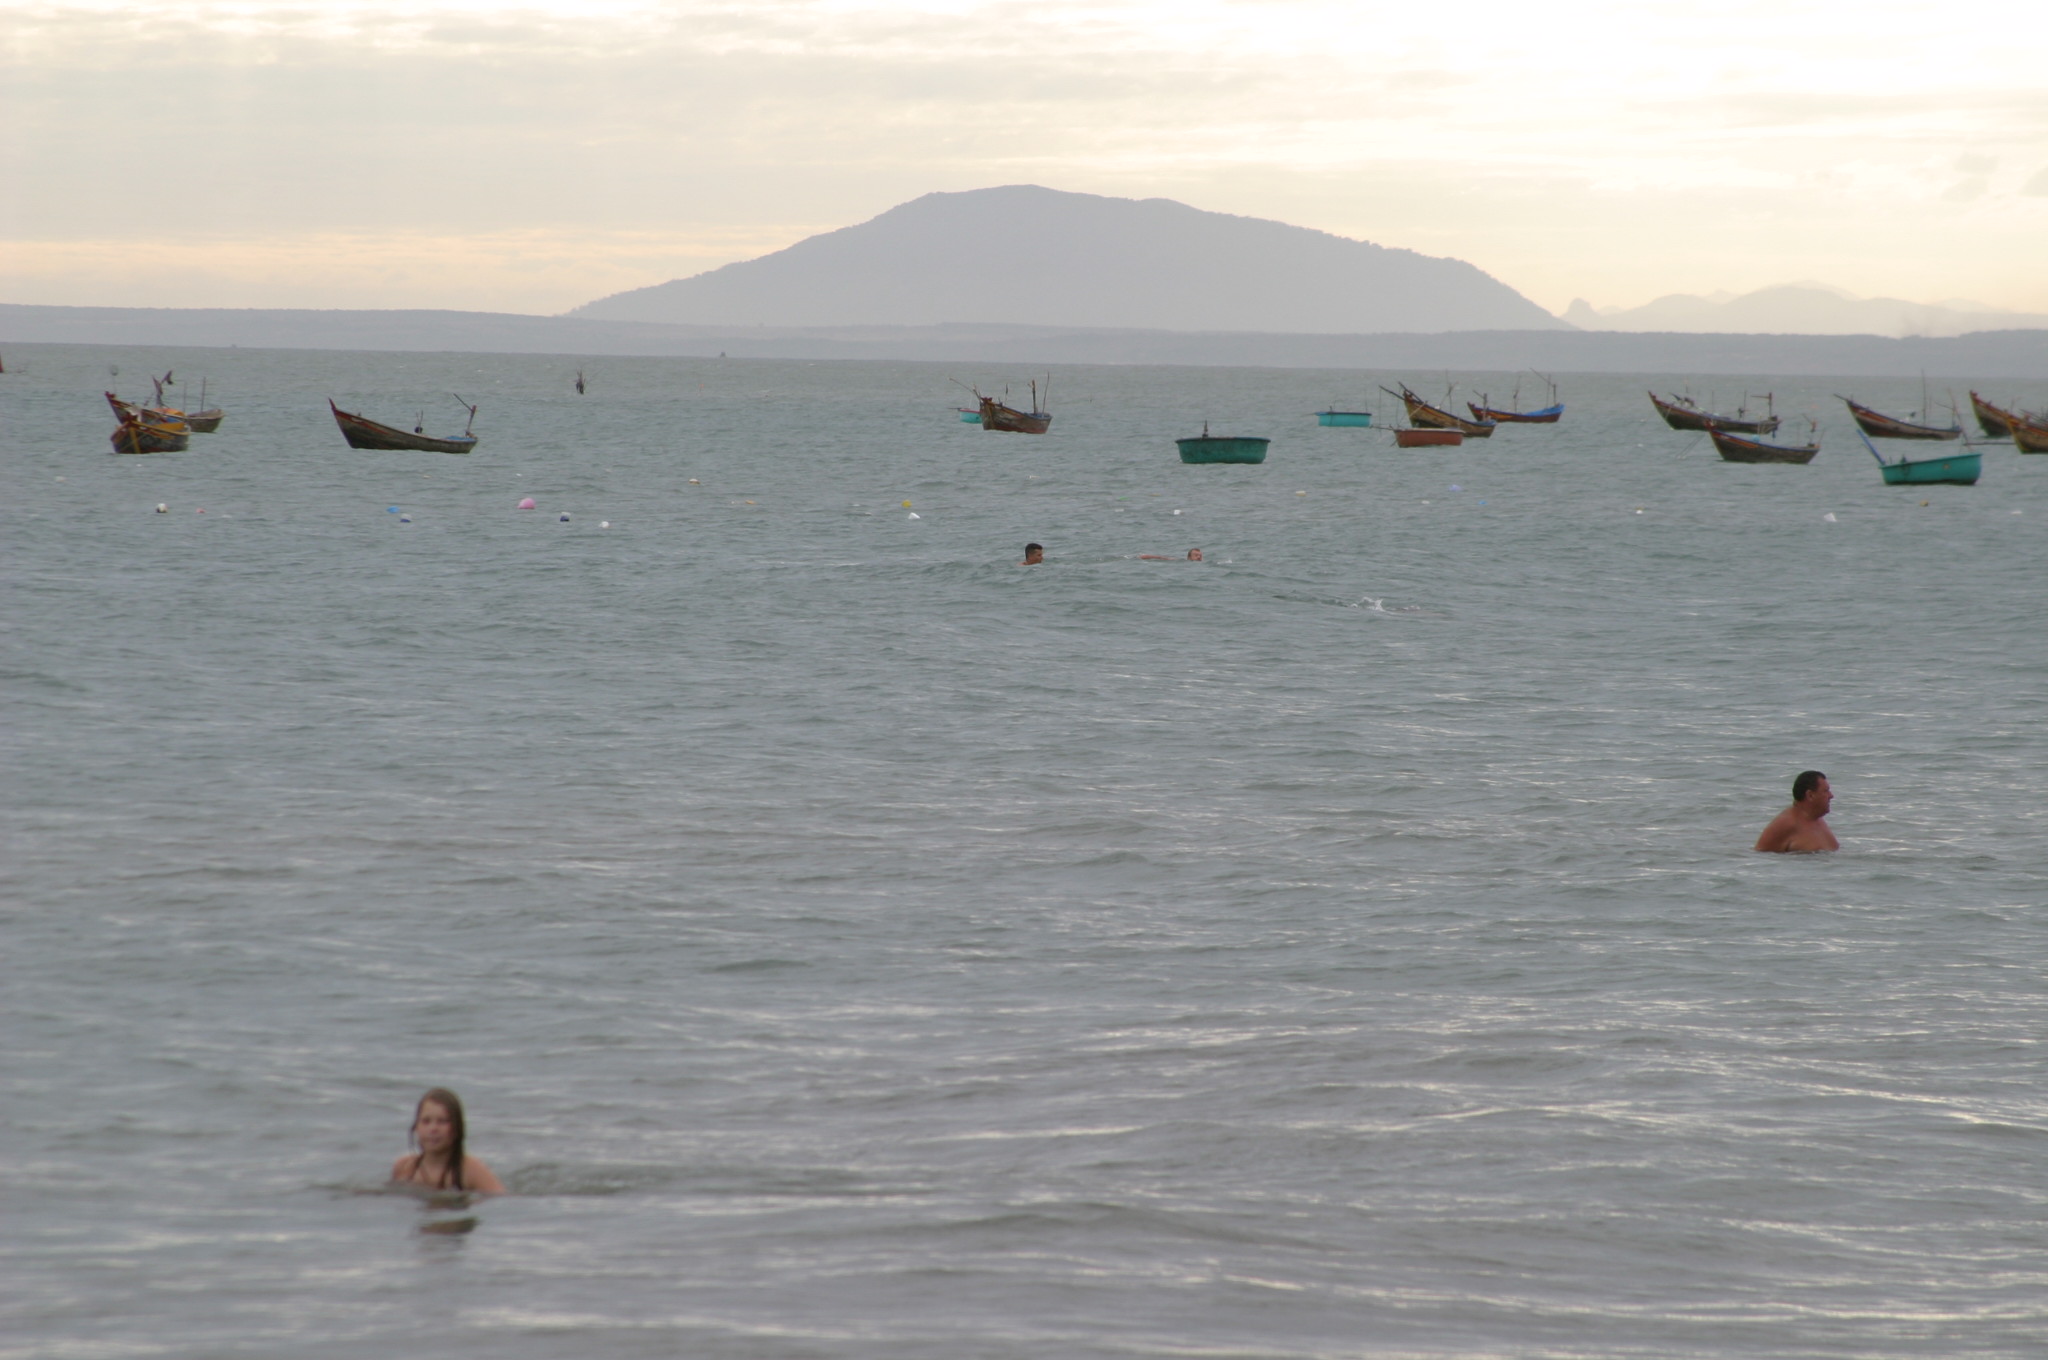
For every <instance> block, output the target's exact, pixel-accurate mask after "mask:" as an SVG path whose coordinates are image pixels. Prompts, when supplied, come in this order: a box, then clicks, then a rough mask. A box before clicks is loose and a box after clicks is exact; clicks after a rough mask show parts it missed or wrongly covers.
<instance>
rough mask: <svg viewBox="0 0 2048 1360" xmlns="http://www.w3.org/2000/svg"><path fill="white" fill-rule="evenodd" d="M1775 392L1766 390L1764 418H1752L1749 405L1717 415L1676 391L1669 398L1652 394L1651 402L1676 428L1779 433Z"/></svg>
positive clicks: (1670, 424) (1667, 421)
mask: <svg viewBox="0 0 2048 1360" xmlns="http://www.w3.org/2000/svg"><path fill="white" fill-rule="evenodd" d="M1772 400H1773V394H1772V393H1769V392H1766V393H1764V401H1765V403H1766V408H1765V411H1764V415H1763V416H1762V418H1761V419H1757V420H1752V419H1750V416H1749V411H1748V408H1747V407H1741V406H1738V407H1736V408H1735V414H1734V415H1732V416H1722V415H1715V414H1714V413H1713V412H1712V411H1702V410H1701V409H1700V408H1699V405H1698V403H1696V402H1694V401H1693V399H1692V398H1691V397H1681V396H1678V395H1676V394H1674V395H1673V396H1672V398H1671V400H1669V401H1665V400H1664V399H1663V398H1662V397H1660V396H1658V395H1657V394H1656V393H1655V392H1652V393H1650V404H1651V405H1652V406H1654V407H1656V408H1657V414H1658V415H1660V416H1662V417H1664V423H1665V424H1666V425H1669V426H1670V427H1671V428H1672V429H1674V430H1732V431H1733V432H1734V433H1736V434H1776V433H1777V432H1778V415H1777V412H1776V411H1775V410H1773V409H1771V408H1770V405H1769V403H1771V402H1772Z"/></svg>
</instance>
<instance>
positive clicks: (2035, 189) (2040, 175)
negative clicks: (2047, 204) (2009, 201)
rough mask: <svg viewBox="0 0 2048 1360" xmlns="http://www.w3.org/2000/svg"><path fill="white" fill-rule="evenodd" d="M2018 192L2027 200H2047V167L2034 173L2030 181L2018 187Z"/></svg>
mask: <svg viewBox="0 0 2048 1360" xmlns="http://www.w3.org/2000/svg"><path fill="white" fill-rule="evenodd" d="M2020 192H2021V193H2023V194H2025V195H2027V196H2028V197H2029V198H2048V166H2043V167H2041V169H2040V170H2038V171H2036V172H2035V174H2034V177H2033V178H2032V179H2030V180H2028V181H2027V182H2026V183H2025V184H2023V185H2021V186H2020Z"/></svg>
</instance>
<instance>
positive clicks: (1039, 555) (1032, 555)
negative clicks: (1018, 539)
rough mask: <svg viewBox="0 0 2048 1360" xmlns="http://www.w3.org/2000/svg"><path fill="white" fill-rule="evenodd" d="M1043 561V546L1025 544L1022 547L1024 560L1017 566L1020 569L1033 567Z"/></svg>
mask: <svg viewBox="0 0 2048 1360" xmlns="http://www.w3.org/2000/svg"><path fill="white" fill-rule="evenodd" d="M1044 560H1045V545H1044V544H1043V543H1026V544H1025V545H1024V560H1023V561H1022V562H1019V563H1018V564H1017V565H1018V566H1020V567H1035V566H1037V565H1038V564H1039V563H1041V562H1043V561H1044Z"/></svg>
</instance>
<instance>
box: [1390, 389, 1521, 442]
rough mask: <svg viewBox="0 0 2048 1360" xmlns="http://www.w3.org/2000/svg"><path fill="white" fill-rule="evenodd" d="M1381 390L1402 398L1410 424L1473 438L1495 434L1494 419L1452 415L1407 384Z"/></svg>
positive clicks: (1488, 436) (1485, 437)
mask: <svg viewBox="0 0 2048 1360" xmlns="http://www.w3.org/2000/svg"><path fill="white" fill-rule="evenodd" d="M1380 391H1382V392H1385V393H1386V394H1387V395H1388V396H1390V397H1399V398H1400V399H1401V401H1402V403H1403V404H1404V405H1406V406H1407V408H1408V423H1409V424H1410V425H1420V426H1422V427H1423V428H1425V429H1431V430H1456V431H1457V432H1458V433H1459V434H1462V435H1465V436H1467V437H1469V438H1472V439H1488V438H1491V437H1492V435H1493V422H1492V421H1490V420H1467V419H1465V417H1463V416H1455V415H1452V414H1451V413H1450V412H1449V411H1446V410H1444V409H1443V408H1442V407H1441V406H1431V405H1430V404H1429V403H1428V402H1426V401H1424V400H1423V399H1422V398H1421V397H1418V396H1416V395H1415V394H1414V393H1413V392H1411V391H1409V390H1408V387H1407V385H1406V384H1403V385H1402V387H1401V390H1400V391H1398V392H1396V391H1393V390H1392V389H1390V388H1385V387H1382V388H1381V389H1380Z"/></svg>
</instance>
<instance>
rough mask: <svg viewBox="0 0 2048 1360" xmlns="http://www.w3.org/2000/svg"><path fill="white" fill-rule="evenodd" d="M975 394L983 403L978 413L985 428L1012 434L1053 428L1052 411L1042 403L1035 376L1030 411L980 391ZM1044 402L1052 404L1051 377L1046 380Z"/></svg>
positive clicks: (1030, 432) (982, 426) (1042, 431)
mask: <svg viewBox="0 0 2048 1360" xmlns="http://www.w3.org/2000/svg"><path fill="white" fill-rule="evenodd" d="M969 390H970V391H971V390H973V389H969ZM974 395H975V398H976V399H977V400H978V401H980V403H981V409H980V411H979V412H978V413H977V414H979V415H980V417H981V428H982V429H984V430H1003V431H1006V432H1008V433H1010V434H1044V433H1045V432H1046V431H1047V430H1048V429H1050V428H1052V413H1051V412H1050V411H1047V410H1044V409H1043V408H1042V406H1041V404H1040V400H1039V395H1038V380H1037V379H1035V378H1034V379H1032V382H1031V409H1030V410H1029V411H1019V410H1017V409H1016V408H1015V407H1013V406H1005V405H1003V404H1002V403H1001V402H999V401H997V400H996V399H995V398H994V397H984V396H982V395H981V393H980V392H975V393H974ZM1004 395H1005V396H1007V395H1009V394H1008V393H1005V394H1004ZM1043 404H1044V405H1045V406H1050V405H1051V404H1052V379H1051V378H1047V379H1046V380H1045V400H1044V403H1043Z"/></svg>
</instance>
